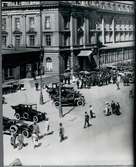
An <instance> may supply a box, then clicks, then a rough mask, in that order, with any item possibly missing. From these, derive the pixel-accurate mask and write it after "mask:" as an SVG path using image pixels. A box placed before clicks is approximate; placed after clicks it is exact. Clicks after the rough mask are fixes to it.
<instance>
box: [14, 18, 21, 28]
mask: <svg viewBox="0 0 136 167" xmlns="http://www.w3.org/2000/svg"><path fill="white" fill-rule="evenodd" d="M19 29H20V18H19V17H17V18H15V30H19Z"/></svg>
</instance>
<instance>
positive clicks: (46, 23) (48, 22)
mask: <svg viewBox="0 0 136 167" xmlns="http://www.w3.org/2000/svg"><path fill="white" fill-rule="evenodd" d="M6 21H7V20H6V18H2V30H6V28H7V22H6ZM28 24H29V29H34V27H35V18H34V17H29V23H28ZM14 25H15V30H20V29H21V19H20V17H16V18H15V19H14ZM50 28H51V18H50V16H46V17H45V21H44V29H50Z"/></svg>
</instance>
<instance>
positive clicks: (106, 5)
mask: <svg viewBox="0 0 136 167" xmlns="http://www.w3.org/2000/svg"><path fill="white" fill-rule="evenodd" d="M64 2H66V1H64ZM69 3H74V4H77V5H83V6H96V7H99V8H102V9H110V10H116V11H125V12H126V11H127V12H133V10H134V7H133V6H132V5H129V4H122V3H115V2H106V1H75V2H71V1H69ZM23 4H24V5H26V3H24V2H23V3H22V2H20V1H12V2H10V3H9V2H3V3H2V6H3V7H7V6H16V5H23ZM27 4H30V5H33V4H39V2H36V1H28V2H27Z"/></svg>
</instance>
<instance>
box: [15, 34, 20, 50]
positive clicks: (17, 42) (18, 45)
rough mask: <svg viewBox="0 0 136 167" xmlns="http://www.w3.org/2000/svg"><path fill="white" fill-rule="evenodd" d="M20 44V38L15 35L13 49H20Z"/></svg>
mask: <svg viewBox="0 0 136 167" xmlns="http://www.w3.org/2000/svg"><path fill="white" fill-rule="evenodd" d="M20 43H21V36H20V35H16V36H15V47H20Z"/></svg>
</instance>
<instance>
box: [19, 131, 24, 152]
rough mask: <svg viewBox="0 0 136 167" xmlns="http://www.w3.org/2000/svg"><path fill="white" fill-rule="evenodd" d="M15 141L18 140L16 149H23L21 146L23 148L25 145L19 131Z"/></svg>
mask: <svg viewBox="0 0 136 167" xmlns="http://www.w3.org/2000/svg"><path fill="white" fill-rule="evenodd" d="M17 140H18V149H19V150H21V149H22V148H23V146H25V144H24V136H23V134H22V133H21V131H19V134H18V137H17Z"/></svg>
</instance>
